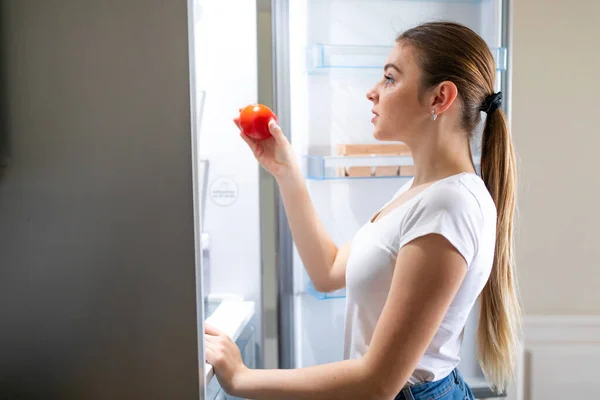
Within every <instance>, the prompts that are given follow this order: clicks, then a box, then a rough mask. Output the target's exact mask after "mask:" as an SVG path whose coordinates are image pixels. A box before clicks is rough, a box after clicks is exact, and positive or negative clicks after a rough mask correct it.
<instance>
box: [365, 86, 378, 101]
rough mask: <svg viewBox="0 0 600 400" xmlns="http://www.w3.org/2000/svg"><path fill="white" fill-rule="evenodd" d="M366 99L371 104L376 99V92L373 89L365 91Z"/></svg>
mask: <svg viewBox="0 0 600 400" xmlns="http://www.w3.org/2000/svg"><path fill="white" fill-rule="evenodd" d="M367 99H369V100H371V101H372V102H373V103H374V102H375V100H376V99H377V91H376V90H375V88H374V87H373V88H371V89H370V90H368V91H367Z"/></svg>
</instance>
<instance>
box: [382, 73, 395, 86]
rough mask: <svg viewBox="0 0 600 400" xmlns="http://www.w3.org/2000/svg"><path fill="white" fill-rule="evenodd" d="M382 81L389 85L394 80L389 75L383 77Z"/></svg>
mask: <svg viewBox="0 0 600 400" xmlns="http://www.w3.org/2000/svg"><path fill="white" fill-rule="evenodd" d="M383 80H384V81H385V84H386V85H391V84H392V83H394V78H392V77H391V76H389V75H383Z"/></svg>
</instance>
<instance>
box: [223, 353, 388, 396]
mask: <svg viewBox="0 0 600 400" xmlns="http://www.w3.org/2000/svg"><path fill="white" fill-rule="evenodd" d="M377 389H378V388H377V385H376V384H374V382H372V381H371V379H370V378H369V371H367V370H366V368H365V364H364V362H363V361H362V360H347V361H342V362H337V363H333V364H326V365H319V366H315V367H308V368H301V369H283V370H246V371H245V372H244V373H241V374H240V376H239V379H238V380H237V382H236V383H235V384H234V388H233V390H232V391H233V393H232V395H234V396H237V397H242V398H246V399H257V400H270V399H277V400H281V399H286V400H288V399H290V400H303V399H311V400H319V399H323V400H325V399H327V400H335V399H340V400H342V399H343V400H351V399H361V400H370V399H384V398H385V397H383V396H380V395H378V394H377V393H378V390H377Z"/></svg>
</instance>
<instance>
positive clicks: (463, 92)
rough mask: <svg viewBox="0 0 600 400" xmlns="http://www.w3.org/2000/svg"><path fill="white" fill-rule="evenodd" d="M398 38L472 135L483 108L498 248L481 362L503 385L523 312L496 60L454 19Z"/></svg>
mask: <svg viewBox="0 0 600 400" xmlns="http://www.w3.org/2000/svg"><path fill="white" fill-rule="evenodd" d="M396 40H397V42H399V43H403V44H408V45H410V46H412V47H413V48H414V50H415V51H416V52H417V57H416V62H417V64H418V65H419V67H420V70H421V73H422V78H421V79H422V82H421V86H422V87H423V88H424V89H426V88H432V87H434V86H435V85H438V84H440V83H441V82H444V81H451V82H453V83H454V84H455V85H456V87H457V88H458V93H459V96H460V100H462V110H463V116H462V121H461V122H462V128H463V129H464V131H465V132H466V133H467V134H468V135H469V137H472V135H473V133H474V132H475V130H476V128H477V127H478V126H479V122H480V121H481V111H485V112H486V113H487V121H485V122H486V125H485V127H484V132H483V140H482V154H481V175H482V178H483V181H484V182H485V184H486V186H487V188H488V190H489V191H490V193H491V196H492V198H493V200H494V203H495V204H496V210H497V212H498V218H497V227H496V248H495V255H494V261H493V265H492V271H491V275H490V278H489V280H488V282H487V284H486V286H485V287H484V289H483V291H482V293H481V295H480V299H479V301H480V305H481V309H480V316H479V328H478V332H477V337H478V340H477V342H478V355H479V362H480V365H481V367H482V369H483V372H484V373H485V375H486V377H487V378H488V380H489V381H490V383H491V384H492V385H493V386H494V387H495V388H496V389H497V390H498V391H503V390H505V389H506V386H507V384H508V382H509V381H510V380H511V379H512V378H513V376H514V372H515V366H516V358H517V349H518V342H519V335H520V320H521V310H520V306H519V301H518V298H517V291H516V276H515V273H514V269H513V268H514V263H513V218H514V214H515V192H516V166H515V154H514V150H513V145H512V139H511V136H510V133H509V131H508V124H507V120H506V115H504V112H503V111H502V109H500V108H499V107H498V106H499V103H500V101H501V94H500V93H493V92H494V87H495V78H496V62H495V60H494V57H493V56H492V53H491V52H490V49H489V47H488V45H487V44H486V42H485V41H484V40H483V39H482V38H481V37H480V36H479V35H478V34H477V33H475V32H474V31H473V30H472V29H470V28H468V27H466V26H464V25H461V24H458V23H455V22H444V21H437V22H428V23H424V24H421V25H419V26H416V27H414V28H411V29H408V30H407V31H405V32H403V33H402V34H400V35H399V36H398V38H397V39H396Z"/></svg>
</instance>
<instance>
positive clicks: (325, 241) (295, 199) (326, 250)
mask: <svg viewBox="0 0 600 400" xmlns="http://www.w3.org/2000/svg"><path fill="white" fill-rule="evenodd" d="M277 183H278V184H279V188H280V191H281V196H282V200H283V205H284V207H285V212H286V215H287V218H288V223H289V226H290V230H291V232H292V238H293V240H294V243H295V244H296V247H297V249H298V253H299V255H300V258H301V259H302V262H303V264H304V266H305V268H306V271H307V272H308V275H309V276H310V278H311V280H312V281H313V283H314V284H315V286H318V287H321V288H327V287H328V286H329V285H330V280H331V277H330V274H331V268H332V265H333V263H334V261H335V258H336V255H337V252H338V247H337V246H336V245H335V243H333V241H332V239H331V237H330V236H329V234H328V233H327V231H326V230H325V228H324V227H323V224H322V223H321V221H320V220H319V217H318V215H317V212H316V211H315V208H314V206H313V204H312V201H311V199H310V195H309V193H308V189H307V188H306V184H305V182H304V177H303V176H302V173H301V171H300V170H299V168H294V169H293V170H292V171H290V172H289V173H288V174H286V176H285V177H280V178H278V179H277Z"/></svg>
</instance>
